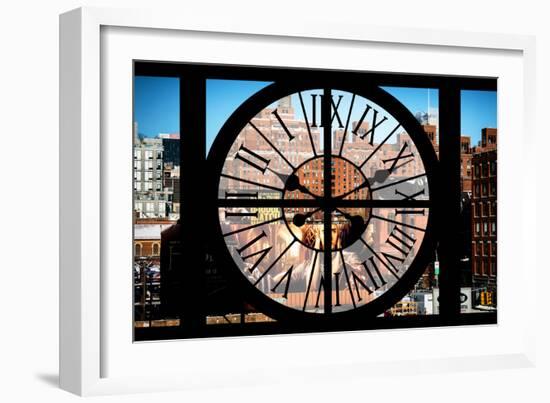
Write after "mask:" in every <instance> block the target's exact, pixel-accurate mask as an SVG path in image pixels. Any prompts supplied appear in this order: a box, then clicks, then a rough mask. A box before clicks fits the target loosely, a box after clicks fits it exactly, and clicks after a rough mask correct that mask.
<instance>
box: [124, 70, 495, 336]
mask: <svg viewBox="0 0 550 403" xmlns="http://www.w3.org/2000/svg"><path fill="white" fill-rule="evenodd" d="M400 100H401V101H400ZM496 100H497V81H496V79H494V78H483V79H482V78H470V79H465V78H460V77H458V78H457V77H444V76H426V75H410V74H408V75H406V76H405V75H400V74H378V73H372V72H358V71H325V70H320V69H288V68H265V67H261V68H260V67H249V66H224V65H207V64H200V65H191V64H170V63H166V62H163V63H155V62H145V61H136V62H135V63H134V108H135V109H134V110H135V112H134V133H133V135H134V209H133V214H134V215H135V220H134V249H135V250H134V262H135V266H134V273H135V277H136V280H135V291H134V304H135V313H134V315H135V324H136V326H135V337H134V338H135V340H138V341H139V340H159V339H164V338H170V339H172V338H188V337H213V336H231V335H233V336H235V335H239V336H242V335H259V334H280V333H296V332H324V331H331V330H332V331H334V330H364V329H381V328H384V329H387V328H403V327H419V326H420V327H422V326H441V325H453V324H456V325H459V324H460V325H462V324H496V323H497V320H496V313H497V300H496V290H497V281H496V279H497V275H496V273H497V269H496V261H497V256H496V244H497V239H496V222H497V216H496V212H497V209H496V206H497V187H496V184H497V158H496V155H497V148H496V147H497V140H496V139H497V127H496V122H497V119H496V110H497V104H496ZM241 102H242V103H241ZM403 102H405V103H408V107H407V106H405V105H404V104H403ZM233 108H234V110H233ZM141 122H143V126H144V132H140V127H141V126H140V123H141ZM220 124H221V127H219V126H220ZM171 125H173V126H171ZM461 125H463V126H461ZM476 125H477V126H476ZM162 128H166V129H168V131H169V132H171V133H162ZM170 129H172V130H170ZM470 130H471V131H473V134H474V136H473V137H474V141H472V139H471V137H469V136H465V135H461V133H464V132H465V131H466V132H468V131H470ZM155 132H156V133H155ZM180 133H190V134H189V136H188V137H186V138H183V136H182V135H181V134H180ZM473 143H475V144H476V145H473ZM185 167H188V169H185ZM474 210H475V211H474ZM199 228H200V230H199ZM186 245H188V246H186ZM472 246H473V247H472Z"/></svg>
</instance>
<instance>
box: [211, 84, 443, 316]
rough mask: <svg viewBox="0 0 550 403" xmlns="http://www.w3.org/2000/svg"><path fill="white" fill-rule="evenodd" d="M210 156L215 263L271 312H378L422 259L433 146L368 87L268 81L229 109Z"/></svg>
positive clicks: (429, 241)
mask: <svg viewBox="0 0 550 403" xmlns="http://www.w3.org/2000/svg"><path fill="white" fill-rule="evenodd" d="M209 159H210V163H211V168H212V174H213V176H214V180H213V181H212V182H213V183H214V186H215V190H213V191H212V195H214V193H215V197H216V199H217V202H216V210H215V211H212V215H215V217H216V221H217V223H218V225H216V226H215V227H216V231H215V233H214V234H212V239H213V240H214V242H215V243H216V246H217V254H218V257H219V258H220V261H221V262H224V263H222V265H223V266H224V267H223V269H224V270H225V271H226V272H227V273H228V274H229V275H230V276H231V277H232V279H233V280H234V284H235V285H236V291H235V292H239V293H242V294H243V295H244V296H245V298H246V299H247V300H248V301H250V303H251V304H252V305H253V306H254V307H256V308H257V309H258V310H261V311H262V312H265V313H266V314H267V315H269V316H272V317H273V318H275V319H277V320H279V321H286V322H289V323H290V322H294V323H307V322H308V321H314V322H315V321H316V322H322V321H327V320H331V321H339V320H342V321H345V320H367V319H368V318H371V317H374V316H377V315H380V314H382V313H383V312H384V311H385V310H387V309H389V308H390V307H392V306H393V305H394V304H395V303H396V302H398V301H399V300H400V299H401V298H403V296H405V295H406V294H407V292H409V291H410V290H411V289H412V288H413V287H414V285H415V284H416V282H417V281H418V279H419V277H420V276H421V275H422V273H423V272H424V271H425V270H426V268H427V266H428V264H429V262H430V259H431V258H432V255H433V250H434V245H433V243H434V235H433V227H434V225H433V223H434V220H435V216H436V209H435V208H434V206H435V201H436V199H437V194H436V188H437V186H435V185H434V181H435V173H436V172H437V164H438V161H437V156H436V154H435V151H434V146H433V145H432V141H431V139H430V138H429V137H428V136H427V134H426V133H425V132H424V130H423V128H422V126H420V124H419V123H418V122H417V121H416V119H415V118H414V117H413V116H412V115H411V114H410V112H409V111H408V110H407V109H406V108H405V107H404V106H403V105H402V104H400V103H399V102H398V101H397V100H396V99H395V98H393V97H392V96H391V95H389V94H388V93H387V92H385V91H384V90H383V89H381V88H379V87H376V86H371V85H369V84H368V83H359V82H358V83H353V84H351V83H349V82H338V81H334V82H331V81H326V80H324V81H322V82H313V81H312V82H300V83H295V82H292V83H288V82H276V83H273V84H271V85H269V86H268V87H266V88H265V89H264V90H262V91H260V92H258V93H257V94H255V95H254V96H252V97H251V98H249V99H248V100H247V101H246V102H244V103H243V104H242V105H241V106H240V107H239V108H238V109H237V110H236V111H235V112H234V113H233V115H232V116H231V117H230V118H229V119H228V121H227V122H226V123H225V125H224V126H223V128H222V129H221V131H220V133H219V135H218V137H217V138H216V141H215V142H214V144H213V147H212V149H211V151H210V157H209Z"/></svg>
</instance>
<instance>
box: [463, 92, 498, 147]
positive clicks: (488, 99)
mask: <svg viewBox="0 0 550 403" xmlns="http://www.w3.org/2000/svg"><path fill="white" fill-rule="evenodd" d="M460 101H461V102H460V113H461V122H460V126H461V130H460V131H461V133H462V134H463V135H466V136H470V137H471V138H472V145H477V143H478V141H479V140H480V139H481V129H483V128H485V127H495V128H496V127H497V93H496V91H462V92H461V94H460Z"/></svg>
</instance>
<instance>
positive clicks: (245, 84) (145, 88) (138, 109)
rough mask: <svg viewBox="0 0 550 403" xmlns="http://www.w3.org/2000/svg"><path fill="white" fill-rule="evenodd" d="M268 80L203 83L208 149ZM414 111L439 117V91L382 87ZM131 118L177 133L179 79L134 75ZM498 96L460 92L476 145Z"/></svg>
mask: <svg viewBox="0 0 550 403" xmlns="http://www.w3.org/2000/svg"><path fill="white" fill-rule="evenodd" d="M269 84H270V83H268V82H259V81H240V80H208V81H207V86H206V99H207V101H206V104H207V105H206V109H207V122H206V132H207V150H208V149H209V148H210V145H211V144H212V141H213V140H214V138H215V136H216V135H217V133H218V131H219V130H220V128H221V127H222V125H223V123H224V122H225V121H226V120H227V118H229V116H230V115H231V113H232V112H233V111H234V110H235V109H236V108H237V107H238V106H239V105H240V104H241V103H242V102H243V101H245V100H246V99H247V98H248V97H250V96H251V95H252V94H254V93H256V92H257V91H259V90H260V89H262V88H264V87H265V86H267V85H269ZM384 89H385V90H386V91H388V92H389V93H390V94H392V95H393V96H395V97H396V98H397V99H398V100H399V101H401V102H402V103H403V104H404V105H405V106H406V107H407V108H408V109H409V110H410V111H411V112H412V113H413V114H415V113H416V112H428V111H430V115H431V116H432V117H433V119H434V120H435V121H437V119H438V116H437V115H438V109H439V108H438V106H439V105H438V91H437V90H435V89H426V88H422V89H420V88H398V87H392V88H389V87H387V88H384ZM134 94H135V98H134V113H135V116H134V119H135V121H137V122H138V131H139V133H141V134H143V135H145V136H148V137H154V136H157V135H158V134H159V133H178V132H179V100H178V98H179V80H178V79H177V78H167V77H136V78H135V81H134ZM496 99H497V95H496V92H494V91H462V94H461V108H462V119H461V133H462V134H465V135H469V136H471V137H472V144H473V145H475V144H477V142H478V141H479V139H480V135H481V129H482V128H484V127H497V126H496V125H497V103H496V102H497V101H496Z"/></svg>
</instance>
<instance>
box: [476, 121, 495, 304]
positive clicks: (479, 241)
mask: <svg viewBox="0 0 550 403" xmlns="http://www.w3.org/2000/svg"><path fill="white" fill-rule="evenodd" d="M496 142H497V129H493V128H487V129H483V130H482V133H481V145H480V146H479V147H476V148H474V150H473V154H472V171H473V172H472V174H473V176H472V276H473V278H472V281H473V287H474V288H475V289H484V290H487V291H489V292H491V293H494V292H496V276H497V265H496V259H497V257H496V255H497V227H496V225H497V151H496ZM494 302H495V301H494V298H493V303H494Z"/></svg>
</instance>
